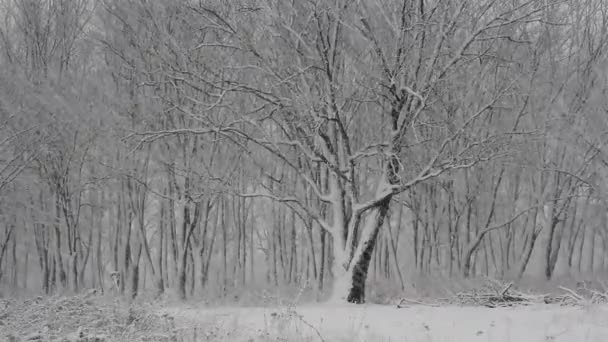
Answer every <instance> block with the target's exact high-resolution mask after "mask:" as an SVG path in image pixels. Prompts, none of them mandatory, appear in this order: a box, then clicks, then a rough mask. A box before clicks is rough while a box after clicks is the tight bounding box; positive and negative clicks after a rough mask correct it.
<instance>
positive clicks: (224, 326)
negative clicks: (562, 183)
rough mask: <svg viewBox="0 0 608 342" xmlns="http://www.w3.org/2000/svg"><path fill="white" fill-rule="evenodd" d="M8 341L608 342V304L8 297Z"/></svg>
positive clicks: (2, 329)
mask: <svg viewBox="0 0 608 342" xmlns="http://www.w3.org/2000/svg"><path fill="white" fill-rule="evenodd" d="M0 341H3V342H4V341H7V342H16V341H19V342H21V341H52V342H118V341H120V342H123V341H124V342H131V341H133V342H143V341H150V342H152V341H157V342H194V341H221V342H239V341H244V342H254V341H265V342H266V341H268V342H269V341H274V342H279V341H285V342H287V341H295V342H304V341H326V342H334V341H336V342H342V341H366V342H376V341H378V342H380V341H409V342H417V341H424V342H439V341H446V342H448V341H454V342H456V341H463V342H469V341H473V342H474V341H484V342H503V341H505V342H506V341H509V342H528V341H534V342H536V341H538V342H540V341H564V342H565V341H577V342H586V341H589V342H595V341H598V342H600V341H601V342H604V341H608V305H607V304H587V305H567V306H560V305H558V304H531V305H518V306H511V307H497V308H487V307H483V306H457V305H443V306H439V307H435V306H429V305H407V306H405V307H402V308H397V306H396V305H327V304H304V305H297V306H290V305H281V306H272V305H269V306H267V307H242V306H238V307H237V306H209V305H205V304H199V303H191V304H184V303H181V304H180V303H177V302H174V303H172V304H169V303H166V302H156V303H143V302H139V303H131V304H126V303H124V302H123V301H120V300H117V299H112V298H107V297H103V296H90V295H79V296H55V297H48V298H42V297H37V298H32V299H27V300H13V299H0Z"/></svg>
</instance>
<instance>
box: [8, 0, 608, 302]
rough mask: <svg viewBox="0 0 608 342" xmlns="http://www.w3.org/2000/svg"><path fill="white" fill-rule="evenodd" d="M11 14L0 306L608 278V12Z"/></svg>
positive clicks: (21, 10) (488, 6) (363, 7)
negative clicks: (64, 297)
mask: <svg viewBox="0 0 608 342" xmlns="http://www.w3.org/2000/svg"><path fill="white" fill-rule="evenodd" d="M0 6H2V11H0V13H2V16H3V17H2V20H1V22H2V25H1V27H0V46H1V47H2V54H1V55H0V63H1V64H2V65H1V68H0V69H1V70H2V72H1V74H0V81H1V82H0V284H2V288H3V289H7V290H14V291H17V290H19V291H27V292H30V291H31V292H45V293H54V292H58V291H61V292H64V291H80V290H83V289H85V288H92V287H96V288H102V289H104V290H105V291H114V292H116V293H124V294H126V295H128V296H130V297H135V296H137V295H138V294H140V293H142V291H144V292H149V293H152V294H160V293H163V292H166V291H168V290H171V291H175V292H176V293H177V294H178V296H179V297H181V298H186V297H191V296H195V297H207V298H218V297H219V298H227V299H229V300H234V299H236V297H239V296H241V297H242V296H245V295H247V296H255V294H257V293H260V292H259V291H262V290H264V289H265V290H270V291H274V290H275V289H292V290H295V289H298V288H304V289H306V290H307V291H308V290H310V291H311V292H313V293H316V294H317V295H318V297H319V298H321V297H324V296H325V295H328V294H329V293H330V292H333V293H334V294H336V295H337V297H339V298H342V299H348V300H350V301H353V302H362V301H364V300H365V291H366V290H365V286H364V285H365V281H366V279H367V282H368V283H369V284H373V285H372V289H374V290H373V291H372V292H373V293H374V295H376V296H378V295H379V294H378V293H379V292H382V291H384V292H386V293H398V292H400V291H404V290H410V289H411V288H412V286H413V284H415V283H416V282H417V281H419V280H420V279H427V278H428V279H433V278H437V277H442V278H443V277H449V278H451V279H455V280H456V279H461V278H475V277H480V276H489V277H494V278H500V279H523V280H526V279H534V280H539V279H551V278H554V277H559V278H562V279H563V278H564V277H570V278H573V279H584V278H587V277H601V276H602V274H603V272H604V271H605V270H606V268H607V267H608V265H607V264H606V257H607V256H608V250H607V247H608V246H607V241H606V238H608V236H607V234H606V233H607V231H606V205H607V203H606V198H605V194H606V187H605V185H604V184H605V182H606V177H607V176H608V173H606V172H605V170H606V167H607V165H608V163H607V159H606V153H607V151H606V148H605V146H604V144H605V141H606V134H605V133H606V130H607V129H608V120H607V117H606V113H607V110H608V103H607V102H606V101H607V100H606V99H607V97H606V90H607V89H608V87H607V86H608V83H607V81H608V79H607V78H606V72H605V70H606V66H608V65H607V63H606V62H607V61H606V56H605V55H604V50H605V48H606V40H607V39H608V38H606V37H607V35H606V31H607V29H608V21H607V19H608V12H607V11H608V4H606V3H605V2H604V1H601V0H586V1H576V2H574V1H535V0H524V1H511V2H508V3H507V2H500V1H493V0H488V1H481V2H479V1H465V0H459V1H415V2H414V1H398V0H394V1H376V0H369V1H359V2H352V1H306V2H300V1H278V2H277V1H267V0H256V1H235V2H232V1H231V2H225V1H168V0H167V1H165V0H161V1H136V0H129V1H115V0H79V1H68V0H53V1H41V2H40V1H33V0H7V1H4V2H2V3H1V5H0ZM336 279H338V280H340V281H335V280H336ZM332 290H333V291H332ZM367 292H368V293H369V292H370V288H369V286H368V289H367Z"/></svg>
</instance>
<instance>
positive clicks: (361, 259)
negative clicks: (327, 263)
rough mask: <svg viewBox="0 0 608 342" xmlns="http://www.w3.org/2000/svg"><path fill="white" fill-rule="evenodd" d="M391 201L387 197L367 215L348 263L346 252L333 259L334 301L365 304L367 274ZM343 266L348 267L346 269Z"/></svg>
mask: <svg viewBox="0 0 608 342" xmlns="http://www.w3.org/2000/svg"><path fill="white" fill-rule="evenodd" d="M391 199H392V197H391V196H388V197H387V198H385V199H384V200H383V201H382V202H381V203H379V204H378V206H377V207H376V208H374V209H372V210H373V211H372V212H370V213H369V214H368V216H367V219H366V223H365V224H366V227H365V230H364V231H363V233H362V236H361V240H360V243H359V246H358V247H357V250H356V251H355V253H354V255H353V258H352V260H351V261H350V263H349V262H348V260H346V258H347V257H348V254H347V252H346V253H345V252H341V253H340V255H336V257H335V258H334V265H333V267H334V292H333V297H334V300H337V301H343V300H346V301H347V302H349V303H355V304H363V303H365V282H366V279H367V272H368V270H369V264H370V261H371V259H372V253H373V252H374V247H375V246H376V241H377V240H378V234H379V232H380V228H381V227H382V225H383V224H384V219H385V218H386V215H387V213H388V209H389V204H390V201H391ZM338 248H339V247H338V246H334V251H336V250H337V249H338ZM347 248H348V247H347ZM336 254H337V253H336ZM345 261H346V262H345ZM345 264H346V265H348V266H347V267H346V268H345V267H344V265H345Z"/></svg>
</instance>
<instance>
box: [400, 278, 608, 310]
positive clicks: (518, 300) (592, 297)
mask: <svg viewBox="0 0 608 342" xmlns="http://www.w3.org/2000/svg"><path fill="white" fill-rule="evenodd" d="M408 304H413V305H428V306H441V305H465V306H485V307H489V308H496V307H507V306H518V305H531V304H559V305H562V306H583V305H589V304H608V291H607V290H606V289H605V288H604V287H598V286H590V284H589V283H588V282H579V283H578V284H577V288H576V290H572V289H569V288H566V287H562V286H560V287H559V292H557V293H550V294H533V293H525V292H523V291H520V290H517V289H516V288H515V286H514V285H513V283H512V282H511V283H506V284H505V283H501V282H499V281H496V280H491V279H488V280H486V281H485V282H484V284H483V286H481V288H473V289H471V290H468V291H461V292H457V293H454V294H452V295H451V296H450V297H448V298H443V299H440V300H438V301H435V302H422V301H419V300H412V299H407V298H403V299H401V301H400V302H399V304H397V308H403V307H407V306H408Z"/></svg>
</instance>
